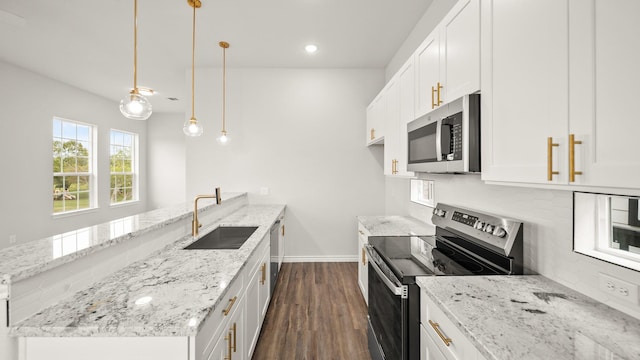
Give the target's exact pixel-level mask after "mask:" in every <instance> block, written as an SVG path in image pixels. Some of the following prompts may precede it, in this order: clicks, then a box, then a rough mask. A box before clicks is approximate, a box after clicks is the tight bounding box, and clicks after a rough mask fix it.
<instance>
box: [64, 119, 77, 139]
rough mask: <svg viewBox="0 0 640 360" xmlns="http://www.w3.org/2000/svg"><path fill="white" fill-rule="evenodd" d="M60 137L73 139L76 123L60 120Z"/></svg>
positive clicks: (74, 137)
mask: <svg viewBox="0 0 640 360" xmlns="http://www.w3.org/2000/svg"><path fill="white" fill-rule="evenodd" d="M62 137H63V138H65V139H69V140H75V139H76V124H74V123H70V122H67V121H64V122H62Z"/></svg>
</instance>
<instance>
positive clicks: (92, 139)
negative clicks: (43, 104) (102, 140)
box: [51, 116, 98, 218]
mask: <svg viewBox="0 0 640 360" xmlns="http://www.w3.org/2000/svg"><path fill="white" fill-rule="evenodd" d="M55 121H60V122H61V127H63V125H62V124H63V123H71V124H74V125H76V126H77V125H80V126H86V127H88V128H89V146H88V152H89V155H88V157H87V159H88V162H89V164H88V168H89V169H88V171H87V172H77V171H76V172H64V171H61V172H56V171H55V170H56V169H53V166H52V177H51V180H52V182H53V180H54V178H55V177H56V176H64V177H67V176H68V177H72V176H88V177H89V180H88V183H89V191H88V192H87V194H88V196H89V206H88V207H86V208H82V209H78V208H76V209H73V210H64V211H59V212H54V201H56V200H55V199H56V198H58V197H60V191H63V193H62V196H64V190H60V189H55V183H54V184H52V185H53V187H52V188H53V193H52V198H51V211H52V216H53V217H54V218H55V217H62V216H66V215H72V214H77V213H83V212H87V211H93V210H95V209H96V208H97V207H98V197H97V194H98V192H97V190H98V184H97V178H98V176H97V166H96V163H97V154H96V151H95V149H96V148H97V133H98V127H97V126H96V125H94V124H89V123H85V122H82V121H77V120H71V119H66V118H62V117H59V116H54V117H53V118H52V120H51V144H52V146H53V142H54V141H55V140H56V139H59V140H64V139H67V138H65V137H64V134H63V133H62V132H61V133H60V137H56V136H55V133H54V131H55V129H53V125H54V122H55ZM69 140H75V141H78V134H77V133H76V136H75V139H69ZM52 159H53V150H52ZM59 170H62V169H59ZM56 190H58V191H56ZM63 201H64V200H63Z"/></svg>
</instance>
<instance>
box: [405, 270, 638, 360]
mask: <svg viewBox="0 0 640 360" xmlns="http://www.w3.org/2000/svg"><path fill="white" fill-rule="evenodd" d="M417 282H418V284H419V285H420V287H421V289H422V292H421V294H422V296H426V297H427V298H428V299H427V300H428V302H430V303H432V304H434V306H435V307H437V308H438V309H439V311H441V312H442V313H444V316H445V317H446V318H447V319H446V320H448V321H447V323H451V326H453V327H455V329H454V330H455V331H451V333H447V331H446V330H447V329H446V327H443V326H442V325H443V324H442V322H441V323H440V324H436V325H435V326H436V327H437V326H438V325H439V326H440V328H441V329H444V334H443V336H445V337H446V336H449V337H450V338H451V339H450V340H451V341H452V342H451V344H454V345H452V346H447V347H444V346H442V347H441V348H442V349H444V352H446V351H449V350H450V349H452V348H455V344H456V341H457V340H456V338H455V336H454V335H453V334H452V333H454V332H458V331H459V333H460V334H461V335H462V336H463V337H465V338H466V340H468V341H469V342H470V343H471V345H472V346H473V347H475V348H476V349H477V351H478V352H479V353H480V354H481V355H482V356H483V357H484V358H486V359H487V360H510V359H521V360H529V359H557V360H561V359H571V360H573V359H628V360H634V359H640V341H639V340H640V320H638V319H635V318H633V317H631V316H629V315H626V314H624V313H622V312H620V311H617V310H615V309H613V308H611V307H609V306H607V305H605V304H602V303H600V302H597V301H595V300H593V299H591V298H588V297H586V296H584V295H582V294H580V293H578V292H576V291H574V290H571V289H569V288H567V287H565V286H562V285H560V284H558V283H556V282H554V281H551V280H549V279H547V278H545V277H543V276H540V275H526V276H452V277H442V276H437V277H422V278H418V281H417ZM439 311H437V313H438V312H439ZM423 320H426V319H423ZM428 320H432V319H428ZM425 323H426V321H423V322H422V325H423V326H424V327H425V329H426V331H427V332H429V331H431V329H430V326H429V325H428V324H426V325H425ZM436 323H437V321H436ZM445 326H446V324H445ZM450 329H451V328H450ZM433 338H434V339H435V340H436V341H435V343H438V344H440V339H439V338H437V337H435V336H434V337H433ZM461 342H462V340H458V341H457V343H458V344H459V343H461Z"/></svg>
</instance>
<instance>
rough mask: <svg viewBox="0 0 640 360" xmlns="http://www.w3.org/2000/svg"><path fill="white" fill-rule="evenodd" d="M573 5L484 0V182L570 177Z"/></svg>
mask: <svg viewBox="0 0 640 360" xmlns="http://www.w3.org/2000/svg"><path fill="white" fill-rule="evenodd" d="M567 9H568V6H567V0H523V1H517V2H514V1H510V0H487V1H483V2H482V32H481V33H482V47H483V48H482V61H481V64H482V66H481V68H482V70H481V72H482V98H481V113H482V125H481V126H482V145H483V147H482V179H483V180H485V181H507V182H527V183H547V182H551V183H566V182H567V179H568V176H567V172H566V170H565V169H566V168H567V150H566V149H567V130H568V128H567V125H568V114H569V107H568V78H569V73H568V41H567V39H568V14H567ZM541 23H544V26H540V24H541ZM549 137H551V138H552V141H553V144H558V146H553V147H551V158H550V160H549V159H548V157H547V139H548V138H549ZM549 164H551V165H552V171H553V172H558V174H556V175H554V176H553V180H552V181H549V180H548V178H547V175H548V174H547V172H548V165H549ZM561 169H562V170H561Z"/></svg>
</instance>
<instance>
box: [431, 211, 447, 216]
mask: <svg viewBox="0 0 640 360" xmlns="http://www.w3.org/2000/svg"><path fill="white" fill-rule="evenodd" d="M446 213H447V212H446V211H444V210H441V209H433V214H434V215H436V216H439V217H444V215H445V214H446Z"/></svg>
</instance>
